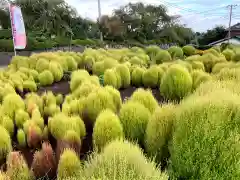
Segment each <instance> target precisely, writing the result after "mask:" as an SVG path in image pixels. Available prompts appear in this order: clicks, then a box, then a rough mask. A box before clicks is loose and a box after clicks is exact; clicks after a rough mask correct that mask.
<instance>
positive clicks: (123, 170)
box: [83, 140, 168, 180]
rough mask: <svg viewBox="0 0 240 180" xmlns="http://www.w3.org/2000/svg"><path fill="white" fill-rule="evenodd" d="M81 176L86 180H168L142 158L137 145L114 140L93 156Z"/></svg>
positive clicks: (154, 166)
mask: <svg viewBox="0 0 240 180" xmlns="http://www.w3.org/2000/svg"><path fill="white" fill-rule="evenodd" d="M116 170H117V172H118V173H116ZM83 176H84V177H85V178H86V179H102V178H104V179H112V178H114V179H116V180H128V179H132V180H138V179H153V180H157V179H158V180H167V179H168V177H167V175H166V174H165V173H161V172H160V171H159V170H158V168H156V165H155V164H154V163H153V162H151V161H150V160H149V159H147V158H146V157H145V156H144V154H143V152H142V151H141V149H140V148H139V147H138V146H137V145H135V144H132V143H130V142H128V141H123V140H115V141H113V142H111V143H110V144H108V145H107V146H106V147H105V148H104V149H103V150H102V152H101V153H100V154H94V156H93V157H92V158H91V159H90V161H89V162H88V163H87V164H86V165H85V169H84V171H83Z"/></svg>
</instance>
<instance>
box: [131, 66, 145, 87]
mask: <svg viewBox="0 0 240 180" xmlns="http://www.w3.org/2000/svg"><path fill="white" fill-rule="evenodd" d="M144 71H145V70H144V69H143V68H141V67H136V68H135V69H133V71H132V75H131V77H132V85H134V86H136V87H139V86H141V85H142V84H143V83H142V76H143V73H144Z"/></svg>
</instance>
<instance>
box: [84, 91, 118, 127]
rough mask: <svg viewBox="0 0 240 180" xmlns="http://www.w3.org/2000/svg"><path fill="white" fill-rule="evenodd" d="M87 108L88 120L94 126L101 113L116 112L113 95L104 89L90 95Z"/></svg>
mask: <svg viewBox="0 0 240 180" xmlns="http://www.w3.org/2000/svg"><path fill="white" fill-rule="evenodd" d="M85 107H86V108H85V110H86V113H87V115H88V118H89V120H90V121H91V123H92V124H94V122H95V120H96V118H97V116H98V114H99V113H100V112H101V111H103V110H105V109H110V110H112V111H113V112H116V105H115V103H114V101H113V98H112V95H111V94H110V93H109V92H108V91H107V90H105V89H103V88H101V89H98V90H97V91H96V92H92V93H91V94H89V96H88V97H87V100H86V104H85Z"/></svg>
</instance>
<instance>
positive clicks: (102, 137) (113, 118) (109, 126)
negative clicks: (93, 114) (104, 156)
mask: <svg viewBox="0 0 240 180" xmlns="http://www.w3.org/2000/svg"><path fill="white" fill-rule="evenodd" d="M123 137H124V135H123V127H122V125H121V122H120V120H119V118H118V117H117V115H116V114H114V113H113V112H112V111H110V110H104V111H102V112H101V113H100V114H99V116H98V117H97V119H96V122H95V125H94V129H93V145H94V147H95V149H97V150H101V149H102V148H104V147H105V146H106V145H107V144H108V143H110V142H111V141H113V140H115V139H121V138H123Z"/></svg>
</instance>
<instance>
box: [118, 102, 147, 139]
mask: <svg viewBox="0 0 240 180" xmlns="http://www.w3.org/2000/svg"><path fill="white" fill-rule="evenodd" d="M149 117H150V111H149V110H148V109H147V108H146V107H145V106H144V105H142V104H140V103H139V102H131V101H130V102H127V103H125V104H123V106H122V108H121V109H120V112H119V118H120V121H121V123H122V125H123V130H124V134H125V137H126V138H127V139H129V140H132V141H137V142H139V143H143V138H144V135H145V129H146V127H147V123H148V121H149Z"/></svg>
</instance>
